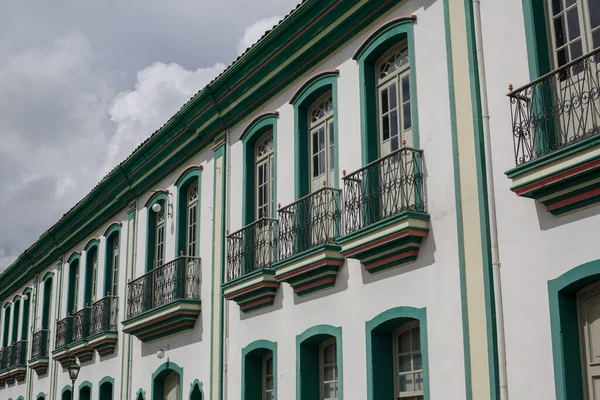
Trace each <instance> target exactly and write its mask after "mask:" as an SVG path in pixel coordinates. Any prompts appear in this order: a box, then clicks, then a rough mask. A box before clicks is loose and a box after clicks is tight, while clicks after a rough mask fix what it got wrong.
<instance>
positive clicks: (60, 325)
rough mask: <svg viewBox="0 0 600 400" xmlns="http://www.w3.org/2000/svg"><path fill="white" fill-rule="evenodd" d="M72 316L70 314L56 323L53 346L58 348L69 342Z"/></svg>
mask: <svg viewBox="0 0 600 400" xmlns="http://www.w3.org/2000/svg"><path fill="white" fill-rule="evenodd" d="M72 324H73V317H71V316H70V315H69V316H68V317H66V318H63V319H61V320H60V321H58V322H57V323H56V341H55V342H54V347H55V348H57V349H60V348H61V347H65V346H67V345H68V344H69V343H71V337H72V336H71V334H72V329H71V328H72Z"/></svg>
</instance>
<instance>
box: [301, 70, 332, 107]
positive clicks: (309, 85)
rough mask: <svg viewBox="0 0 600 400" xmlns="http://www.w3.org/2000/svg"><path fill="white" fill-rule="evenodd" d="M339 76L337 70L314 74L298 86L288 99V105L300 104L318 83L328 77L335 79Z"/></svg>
mask: <svg viewBox="0 0 600 400" xmlns="http://www.w3.org/2000/svg"><path fill="white" fill-rule="evenodd" d="M339 75H340V71H339V70H338V69H327V70H323V71H319V72H316V73H315V74H313V75H311V76H310V77H309V78H307V79H306V80H305V81H304V83H302V85H300V87H299V88H298V90H296V92H295V93H294V95H293V96H292V98H291V99H290V104H291V105H295V104H296V103H298V102H302V100H303V98H304V97H306V95H308V94H309V93H310V92H311V91H313V90H314V86H315V85H317V84H318V82H319V81H321V80H323V79H325V78H329V77H333V78H337V77H338V76H339Z"/></svg>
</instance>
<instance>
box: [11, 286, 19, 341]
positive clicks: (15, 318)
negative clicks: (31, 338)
mask: <svg viewBox="0 0 600 400" xmlns="http://www.w3.org/2000/svg"><path fill="white" fill-rule="evenodd" d="M20 312H21V296H20V295H16V296H15V298H14V299H13V307H12V327H11V328H12V341H11V343H15V342H16V341H17V340H18V338H19V313H20Z"/></svg>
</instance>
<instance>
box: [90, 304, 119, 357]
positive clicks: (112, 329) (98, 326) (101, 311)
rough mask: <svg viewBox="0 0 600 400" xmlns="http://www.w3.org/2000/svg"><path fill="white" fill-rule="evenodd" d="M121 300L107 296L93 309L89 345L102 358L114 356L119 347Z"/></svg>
mask: <svg viewBox="0 0 600 400" xmlns="http://www.w3.org/2000/svg"><path fill="white" fill-rule="evenodd" d="M118 307H119V298H118V297H117V296H108V295H107V296H106V297H105V298H103V299H100V300H98V301H97V302H95V303H94V304H92V307H91V316H90V329H89V336H88V338H87V341H88V344H89V345H90V346H91V347H92V348H94V349H96V350H97V351H98V354H99V355H100V356H101V357H102V356H105V355H108V354H112V353H113V352H114V351H115V347H116V346H117V338H118V333H117V315H118Z"/></svg>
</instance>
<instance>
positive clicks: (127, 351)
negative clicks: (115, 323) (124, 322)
mask: <svg viewBox="0 0 600 400" xmlns="http://www.w3.org/2000/svg"><path fill="white" fill-rule="evenodd" d="M136 216H137V202H136V203H134V204H133V207H132V208H130V210H129V211H128V212H127V224H126V225H125V226H126V228H125V229H126V232H127V237H126V240H127V241H126V242H125V249H126V253H125V281H127V280H128V279H131V278H132V277H133V274H134V265H135V256H136V240H135V239H136V234H137V231H136ZM130 224H131V227H132V228H131V230H130V229H129V225H130ZM130 241H131V244H132V245H131V247H130V246H129V242H130ZM130 251H131V257H129V252H130ZM130 259H131V261H132V262H131V263H129V260H130ZM123 286H125V285H123ZM121 290H122V291H123V293H125V290H124V289H121ZM120 297H123V300H122V302H121V304H123V305H124V304H125V301H124V298H125V296H120ZM123 315H125V313H123ZM131 348H132V344H131V335H128V334H126V333H123V340H121V354H122V356H121V379H120V388H119V390H120V395H121V398H123V397H125V398H128V397H129V390H130V388H129V383H130V380H129V368H130V364H133V362H132V363H130V362H129V360H130V359H131V351H132V350H131ZM123 389H125V390H124V391H123ZM140 390H141V389H140ZM136 399H137V396H136ZM144 399H145V393H144Z"/></svg>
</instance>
